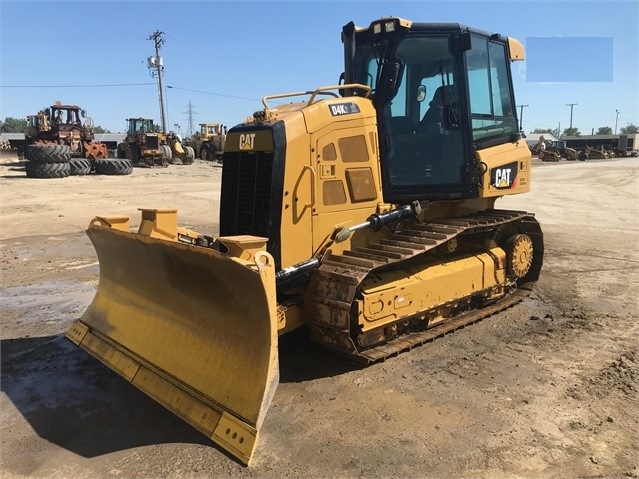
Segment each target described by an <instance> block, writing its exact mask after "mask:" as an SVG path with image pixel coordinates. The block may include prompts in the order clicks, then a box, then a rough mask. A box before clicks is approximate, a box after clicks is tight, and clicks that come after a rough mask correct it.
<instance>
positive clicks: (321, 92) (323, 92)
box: [262, 83, 372, 110]
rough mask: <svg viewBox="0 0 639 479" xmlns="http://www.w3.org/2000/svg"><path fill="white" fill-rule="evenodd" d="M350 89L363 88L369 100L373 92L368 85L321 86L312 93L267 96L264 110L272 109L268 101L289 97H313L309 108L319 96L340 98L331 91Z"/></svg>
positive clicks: (309, 102)
mask: <svg viewBox="0 0 639 479" xmlns="http://www.w3.org/2000/svg"><path fill="white" fill-rule="evenodd" d="M350 88H361V89H363V90H365V91H366V93H365V95H364V98H368V97H369V96H370V94H371V91H372V89H371V87H369V86H368V85H363V84H361V83H349V84H348V85H331V86H321V87H319V88H317V89H315V90H312V91H310V90H309V91H298V92H292V93H280V94H278V95H267V96H265V97H264V98H262V105H264V108H265V109H266V110H270V109H271V108H270V107H269V106H268V104H267V103H266V101H267V100H273V99H275V98H287V97H293V96H302V95H311V97H310V98H309V100H308V103H306V106H307V107H308V106H310V105H311V104H313V100H315V97H316V96H317V95H330V96H332V97H334V98H339V95H337V94H336V93H333V92H331V91H330V90H346V89H350Z"/></svg>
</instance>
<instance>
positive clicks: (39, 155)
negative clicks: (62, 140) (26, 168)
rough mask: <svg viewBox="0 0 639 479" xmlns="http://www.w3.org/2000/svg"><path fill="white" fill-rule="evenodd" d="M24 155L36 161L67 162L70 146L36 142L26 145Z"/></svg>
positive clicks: (69, 157) (69, 158)
mask: <svg viewBox="0 0 639 479" xmlns="http://www.w3.org/2000/svg"><path fill="white" fill-rule="evenodd" d="M25 157H26V159H27V160H29V161H34V162H38V163H68V162H69V161H70V160H71V147H69V145H51V144H43V143H36V144H34V145H29V146H27V149H26V151H25Z"/></svg>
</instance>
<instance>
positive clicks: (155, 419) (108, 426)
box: [0, 335, 217, 457]
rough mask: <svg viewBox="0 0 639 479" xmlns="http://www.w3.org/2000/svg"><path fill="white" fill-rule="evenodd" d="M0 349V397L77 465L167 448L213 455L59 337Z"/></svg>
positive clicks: (13, 342)
mask: <svg viewBox="0 0 639 479" xmlns="http://www.w3.org/2000/svg"><path fill="white" fill-rule="evenodd" d="M0 348H1V358H2V373H1V390H2V392H3V393H5V394H6V396H7V397H8V398H9V400H10V401H11V402H12V403H13V405H14V406H15V408H16V409H18V410H19V411H20V413H21V414H22V415H23V417H24V418H25V419H26V420H27V421H28V422H29V424H30V426H31V427H32V428H33V429H34V430H35V431H36V432H37V434H38V435H39V436H40V437H42V438H43V439H46V440H47V441H50V442H52V443H55V444H57V445H59V446H61V447H64V448H66V449H68V450H70V451H72V452H74V453H77V454H79V455H81V456H83V457H95V456H100V455H103V454H108V453H111V452H114V451H121V450H126V449H130V448H135V447H140V446H145V445H152V444H162V443H174V442H181V443H197V444H203V445H209V446H212V447H217V446H216V445H215V444H214V443H213V442H212V441H210V440H208V439H207V438H206V437H204V436H203V435H202V434H200V433H199V432H198V431H196V430H195V429H193V428H192V427H191V426H189V425H188V424H187V423H185V422H184V421H182V420H181V419H179V418H178V417H177V416H174V415H173V414H172V413H170V412H169V411H167V410H166V409H164V407H163V406H161V405H159V404H158V403H156V402H155V401H153V400H152V399H150V398H149V397H147V396H146V395H144V394H143V393H142V392H140V391H139V390H138V389H136V388H135V387H134V386H132V385H131V384H129V383H128V382H126V381H125V380H124V379H122V378H121V377H120V376H118V375H117V374H115V373H114V372H112V371H111V370H110V369H108V368H107V367H106V366H104V365H103V364H102V363H100V362H99V361H97V360H95V359H94V358H93V357H91V356H89V355H88V354H87V353H86V352H84V351H83V350H81V349H79V348H77V347H76V346H75V345H73V343H71V342H70V341H69V340H68V339H66V338H65V337H64V336H63V335H55V336H49V337H39V338H24V339H10V340H3V341H2V342H1V345H0Z"/></svg>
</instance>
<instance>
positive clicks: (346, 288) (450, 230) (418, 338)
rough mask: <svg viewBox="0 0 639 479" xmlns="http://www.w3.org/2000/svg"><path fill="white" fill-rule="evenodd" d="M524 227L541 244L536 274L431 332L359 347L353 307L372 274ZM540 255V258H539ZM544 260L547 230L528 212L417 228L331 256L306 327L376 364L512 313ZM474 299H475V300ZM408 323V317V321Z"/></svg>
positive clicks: (311, 290) (317, 277)
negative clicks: (467, 239)
mask: <svg viewBox="0 0 639 479" xmlns="http://www.w3.org/2000/svg"><path fill="white" fill-rule="evenodd" d="M515 222H517V223H518V226H519V227H520V228H521V229H522V230H523V232H525V233H527V234H529V235H530V236H531V237H532V238H533V242H534V243H535V255H533V258H534V259H533V265H532V266H531V271H530V273H529V274H528V275H527V276H526V277H525V278H524V280H523V281H521V283H522V284H520V286H519V287H518V288H513V289H512V291H510V292H509V293H508V294H507V295H506V296H505V297H503V298H502V299H500V300H499V301H498V302H496V303H493V304H490V305H486V306H484V307H481V308H478V309H472V310H469V311H466V312H462V313H461V314H457V315H455V316H452V317H450V318H448V319H446V320H445V321H443V322H441V323H438V324H437V325H436V326H434V327H432V328H429V329H427V330H426V331H423V330H418V331H412V332H409V333H408V334H403V335H401V336H399V337H397V338H396V339H393V340H392V341H389V342H387V343H385V344H383V345H379V346H376V347H373V348H370V349H363V350H361V349H362V348H359V347H357V345H356V344H355V342H354V338H353V334H352V332H351V324H352V320H351V316H352V314H353V313H352V311H353V302H354V301H355V300H356V297H357V292H358V291H359V286H360V284H361V283H362V281H363V280H364V278H366V277H367V276H368V275H369V274H370V273H371V272H373V271H375V270H378V269H380V268H385V267H388V266H389V265H392V264H395V263H399V262H401V261H405V260H407V259H410V258H413V257H416V256H418V255H421V254H423V253H426V252H428V251H432V250H433V249H435V248H438V247H442V246H443V247H445V246H444V245H445V244H446V243H449V242H451V241H455V240H456V239H457V238H458V237H459V236H461V235H468V234H473V233H480V232H482V231H491V230H494V229H495V228H498V227H503V226H504V225H508V224H514V223H515ZM538 253H539V254H538ZM542 257H543V240H542V237H541V230H540V228H539V225H538V223H537V221H536V220H535V219H534V217H533V215H532V214H530V213H527V212H524V211H509V210H487V211H483V212H480V213H477V214H473V215H470V216H465V217H456V218H454V219H436V220H432V221H428V222H426V223H422V224H417V225H412V226H410V228H408V229H404V230H402V231H401V232H399V233H397V234H393V235H391V236H390V237H389V238H385V239H380V240H379V242H377V243H373V244H369V245H367V246H366V247H362V248H354V249H353V250H352V251H350V250H349V251H345V252H344V253H343V254H341V255H335V254H329V255H327V257H326V258H325V259H324V260H323V261H322V264H321V266H320V268H319V269H318V271H317V272H316V273H315V274H314V275H313V277H312V279H311V281H310V284H309V287H308V290H307V293H306V295H305V298H304V305H305V310H306V322H307V324H308V325H309V328H310V330H311V333H312V336H313V338H314V339H315V340H316V341H319V342H321V343H323V344H325V345H326V346H328V347H329V348H331V349H334V350H336V351H337V352H339V353H341V354H346V355H348V356H349V357H351V358H352V359H353V360H355V361H356V362H359V363H364V364H370V363H373V362H377V361H381V360H383V359H385V358H387V357H389V356H393V355H396V354H399V353H400V352H402V351H406V350H409V349H411V348H413V347H415V346H419V345H421V344H423V343H425V342H429V341H432V340H433V339H435V338H437V337H440V336H443V335H445V334H447V333H450V332H452V331H455V330H457V329H460V328H463V327H465V326H467V325H469V324H473V323H475V322H477V321H480V320H481V319H483V318H486V317H488V316H491V315H493V314H495V313H497V312H499V311H502V310H504V309H507V308H509V307H511V306H513V305H514V304H516V303H518V302H519V301H521V300H522V299H523V298H525V297H526V296H528V294H529V292H530V289H531V288H532V285H533V284H534V282H535V281H536V279H537V277H538V273H539V270H540V269H541V262H542ZM469 300H470V298H469ZM403 319H405V318H402V320H403Z"/></svg>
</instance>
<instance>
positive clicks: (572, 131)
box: [562, 127, 581, 136]
mask: <svg viewBox="0 0 639 479" xmlns="http://www.w3.org/2000/svg"><path fill="white" fill-rule="evenodd" d="M562 136H581V132H580V131H579V129H578V128H576V127H572V128H566V129H565V130H564V132H563V133H562Z"/></svg>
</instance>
